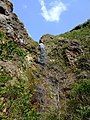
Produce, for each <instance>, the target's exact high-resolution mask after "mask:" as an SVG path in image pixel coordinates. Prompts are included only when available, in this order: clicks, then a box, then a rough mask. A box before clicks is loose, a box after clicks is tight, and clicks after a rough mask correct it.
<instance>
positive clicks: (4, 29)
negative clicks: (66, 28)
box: [0, 0, 90, 120]
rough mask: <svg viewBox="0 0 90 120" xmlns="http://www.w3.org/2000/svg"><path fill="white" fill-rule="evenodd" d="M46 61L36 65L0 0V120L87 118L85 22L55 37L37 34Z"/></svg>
mask: <svg viewBox="0 0 90 120" xmlns="http://www.w3.org/2000/svg"><path fill="white" fill-rule="evenodd" d="M41 39H43V41H44V44H45V46H46V51H47V61H46V65H45V66H44V67H43V66H42V65H40V64H38V63H37V62H36V61H37V58H38V49H37V48H38V44H37V42H35V41H34V40H33V39H32V38H31V37H29V36H28V33H27V31H26V29H25V27H24V25H23V23H22V22H21V21H20V20H19V19H18V17H17V15H16V14H15V13H13V4H12V3H11V2H10V1H8V0H0V119H1V120H88V119H89V118H90V20H88V21H86V22H85V23H84V24H81V25H78V26H77V27H75V28H74V29H73V30H71V31H70V32H67V33H65V34H61V35H57V36H54V35H49V34H47V35H43V36H42V37H41Z"/></svg>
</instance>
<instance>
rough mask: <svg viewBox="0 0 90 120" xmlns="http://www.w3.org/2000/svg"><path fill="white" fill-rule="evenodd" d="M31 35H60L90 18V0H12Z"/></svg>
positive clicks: (35, 36)
mask: <svg viewBox="0 0 90 120" xmlns="http://www.w3.org/2000/svg"><path fill="white" fill-rule="evenodd" d="M11 1H12V3H13V4H14V12H15V13H16V14H17V15H18V17H19V19H20V20H21V21H22V22H23V23H24V25H25V27H26V29H27V31H28V33H29V34H30V35H31V37H32V38H33V39H34V40H36V41H38V40H39V39H40V37H41V36H42V35H44V34H47V33H48V34H53V35H58V34H61V33H64V32H67V31H69V30H71V29H72V28H73V27H75V26H76V25H78V24H80V23H83V22H85V21H86V20H87V19H90V0H11Z"/></svg>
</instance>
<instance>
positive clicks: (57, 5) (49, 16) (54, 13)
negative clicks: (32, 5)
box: [39, 0, 67, 22]
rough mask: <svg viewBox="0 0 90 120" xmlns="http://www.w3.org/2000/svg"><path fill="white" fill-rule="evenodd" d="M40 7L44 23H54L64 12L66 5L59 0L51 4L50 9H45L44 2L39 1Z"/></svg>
mask: <svg viewBox="0 0 90 120" xmlns="http://www.w3.org/2000/svg"><path fill="white" fill-rule="evenodd" d="M39 2H40V5H41V11H42V13H41V14H42V16H43V17H44V19H45V20H46V21H49V22H54V21H57V22H58V21H59V20H60V16H61V14H62V12H64V11H66V10H67V8H66V5H65V4H64V3H62V2H61V1H60V0H56V1H55V2H53V3H51V4H50V5H52V6H51V7H50V9H47V7H46V5H45V0H39Z"/></svg>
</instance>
